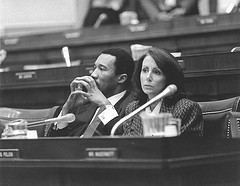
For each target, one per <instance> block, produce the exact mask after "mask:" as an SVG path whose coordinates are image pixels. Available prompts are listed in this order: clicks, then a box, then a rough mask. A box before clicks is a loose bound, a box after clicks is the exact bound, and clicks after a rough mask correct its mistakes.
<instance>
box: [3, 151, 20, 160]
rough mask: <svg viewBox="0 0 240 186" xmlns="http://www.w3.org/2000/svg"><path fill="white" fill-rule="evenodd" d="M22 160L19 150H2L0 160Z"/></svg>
mask: <svg viewBox="0 0 240 186" xmlns="http://www.w3.org/2000/svg"><path fill="white" fill-rule="evenodd" d="M6 158H8V159H9V158H20V154H19V150H18V149H0V159H6Z"/></svg>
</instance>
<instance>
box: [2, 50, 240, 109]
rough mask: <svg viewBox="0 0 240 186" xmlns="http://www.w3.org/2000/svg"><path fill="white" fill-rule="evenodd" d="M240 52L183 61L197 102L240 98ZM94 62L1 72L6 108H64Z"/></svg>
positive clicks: (3, 101) (198, 56)
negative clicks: (72, 85) (76, 82)
mask: <svg viewBox="0 0 240 186" xmlns="http://www.w3.org/2000/svg"><path fill="white" fill-rule="evenodd" d="M239 61H240V52H235V53H230V52H228V53H213V54H202V55H186V56H183V57H181V58H179V62H180V64H181V65H182V67H183V71H184V75H185V78H186V79H185V87H186V90H187V91H188V92H191V93H192V94H193V95H192V98H193V99H194V100H196V101H204V100H217V99H223V98H229V97H233V96H239V95H240V86H238V85H239V84H240V63H239ZM92 65H93V64H92V63H88V65H80V66H77V67H69V68H67V67H65V68H55V69H42V70H28V71H12V72H3V73H0V91H1V96H0V103H1V104H2V106H8V107H20V108H23V107H25V108H44V107H51V106H55V105H62V104H63V103H64V102H65V101H66V99H67V97H68V95H69V93H70V89H69V84H70V82H71V81H72V80H73V79H74V78H75V77H76V76H82V75H87V74H89V72H90V71H91V70H92Z"/></svg>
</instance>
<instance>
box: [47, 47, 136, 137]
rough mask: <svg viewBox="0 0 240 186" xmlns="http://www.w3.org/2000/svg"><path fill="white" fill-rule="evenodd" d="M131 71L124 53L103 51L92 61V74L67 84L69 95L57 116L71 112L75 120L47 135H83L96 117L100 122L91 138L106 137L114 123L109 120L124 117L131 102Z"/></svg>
mask: <svg viewBox="0 0 240 186" xmlns="http://www.w3.org/2000/svg"><path fill="white" fill-rule="evenodd" d="M133 71H134V61H133V59H132V57H131V56H130V55H129V54H128V53H127V52H126V51H125V50H123V49H119V48H112V49H106V50H104V51H103V52H102V53H101V55H100V56H99V57H98V58H97V60H96V61H95V65H94V71H93V72H92V74H91V75H90V76H83V77H77V78H75V79H74V80H73V81H72V83H71V85H70V88H71V94H70V95H69V97H68V100H67V101H66V103H65V104H64V106H63V108H62V111H61V113H60V115H66V114H67V113H73V114H75V116H76V120H75V121H74V122H73V123H70V124H68V123H65V122H59V123H55V124H54V126H53V127H51V128H50V130H49V134H48V136H52V137H54V136H55V137H56V136H85V135H86V132H88V128H90V129H91V127H90V126H91V124H92V123H94V122H93V121H94V120H96V119H95V118H100V120H101V121H99V122H98V125H97V126H96V129H94V133H93V135H109V134H110V131H111V129H112V127H113V125H114V124H115V122H113V120H112V119H113V118H115V117H116V116H119V117H117V118H121V117H123V116H124V114H125V108H126V106H127V104H128V103H129V102H131V101H132V100H133V98H132V93H131V91H130V90H131V78H132V74H133ZM113 106H114V107H115V109H114V108H113ZM116 111H117V113H116ZM95 115H97V116H95ZM120 133H121V132H120ZM88 136H89V135H88ZM90 136H92V135H90Z"/></svg>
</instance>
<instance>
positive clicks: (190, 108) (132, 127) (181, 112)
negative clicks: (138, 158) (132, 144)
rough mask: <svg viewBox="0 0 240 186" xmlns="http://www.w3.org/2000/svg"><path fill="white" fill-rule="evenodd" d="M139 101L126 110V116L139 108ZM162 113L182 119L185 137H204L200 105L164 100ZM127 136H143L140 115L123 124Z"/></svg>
mask: <svg viewBox="0 0 240 186" xmlns="http://www.w3.org/2000/svg"><path fill="white" fill-rule="evenodd" d="M140 106H141V105H139V101H133V102H131V103H129V104H128V106H127V108H126V115H128V114H129V113H131V112H132V111H134V110H135V109H137V108H139V107H140ZM160 112H167V113H172V115H173V117H174V118H180V119H181V135H183V136H202V135H203V117H202V110H201V108H200V106H199V105H198V103H196V102H194V101H190V100H188V99H185V98H183V99H180V100H179V101H177V102H176V101H173V100H170V99H168V100H166V99H164V100H163V102H162V105H161V108H160ZM123 130H124V134H123V135H125V136H142V135H143V127H142V122H141V118H140V116H139V115H135V116H134V117H133V118H131V119H130V120H128V121H126V122H125V123H123Z"/></svg>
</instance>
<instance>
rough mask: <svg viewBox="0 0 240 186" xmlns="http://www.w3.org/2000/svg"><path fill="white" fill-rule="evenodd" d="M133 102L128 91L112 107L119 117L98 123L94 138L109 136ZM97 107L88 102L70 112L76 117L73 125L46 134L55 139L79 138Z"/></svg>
mask: <svg viewBox="0 0 240 186" xmlns="http://www.w3.org/2000/svg"><path fill="white" fill-rule="evenodd" d="M132 101H133V95H132V93H130V92H129V91H127V92H126V94H125V95H124V96H123V97H122V98H121V99H120V100H119V101H118V102H117V103H116V104H115V105H114V107H115V109H116V111H117V112H118V115H119V117H117V118H114V119H113V120H111V121H110V122H109V123H107V124H106V125H103V123H100V124H99V126H98V127H97V129H96V132H95V133H94V136H97V135H109V134H110V132H111V129H112V127H113V125H114V124H115V123H116V122H117V121H118V120H119V119H120V118H122V117H124V116H125V109H126V107H127V105H128V103H130V102H132ZM97 108H98V106H97V105H95V104H93V103H91V102H88V103H86V104H84V105H82V106H80V107H78V108H74V109H72V110H71V111H70V113H73V114H74V115H75V116H76V120H75V121H74V122H73V123H70V124H69V125H68V126H67V127H66V128H64V129H59V130H54V129H52V127H51V128H50V130H49V132H48V136H50V137H57V136H81V135H82V134H83V133H84V131H85V130H86V128H87V126H88V124H89V123H90V121H91V120H92V117H93V115H94V114H95V112H96V110H97ZM117 133H118V134H119V133H122V130H121V129H119V130H118V132H117Z"/></svg>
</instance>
